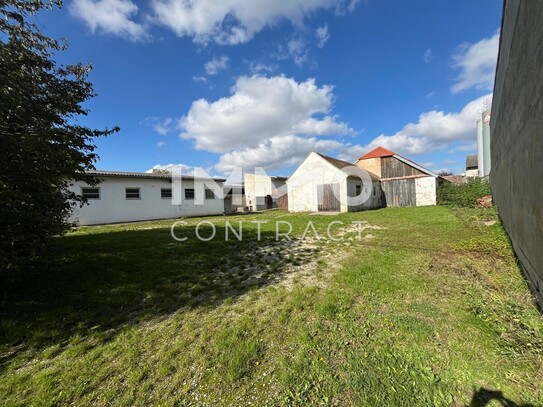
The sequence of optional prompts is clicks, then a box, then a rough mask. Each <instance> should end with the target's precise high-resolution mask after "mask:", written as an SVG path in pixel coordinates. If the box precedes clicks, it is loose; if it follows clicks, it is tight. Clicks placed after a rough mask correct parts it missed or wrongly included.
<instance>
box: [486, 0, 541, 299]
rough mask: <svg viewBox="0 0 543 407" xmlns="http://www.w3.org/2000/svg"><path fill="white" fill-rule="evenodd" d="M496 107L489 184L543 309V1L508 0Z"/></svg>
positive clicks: (495, 95) (503, 25)
mask: <svg viewBox="0 0 543 407" xmlns="http://www.w3.org/2000/svg"><path fill="white" fill-rule="evenodd" d="M504 12H505V13H504V19H503V24H502V36H501V43H500V53H499V60H498V68H497V73H496V83H495V87H494V100H493V104H492V121H491V124H490V127H491V160H492V170H491V173H490V182H491V186H492V193H493V197H494V202H495V203H496V205H497V206H498V209H499V212H500V216H501V218H502V221H503V224H504V226H505V229H506V230H507V233H508V234H509V237H510V238H511V241H512V243H513V247H514V249H515V252H516V254H517V256H518V258H519V260H520V262H521V264H522V267H523V269H524V271H525V273H526V275H527V276H528V279H529V281H530V285H531V287H532V289H533V291H534V293H535V294H536V297H537V299H538V301H539V304H540V305H542V306H543V295H542V292H543V250H542V249H543V188H542V180H543V69H542V67H543V46H542V42H541V39H542V38H543V24H542V22H541V16H543V1H540V0H522V1H521V0H507V1H506V3H505V9H504Z"/></svg>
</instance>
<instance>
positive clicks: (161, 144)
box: [156, 141, 166, 147]
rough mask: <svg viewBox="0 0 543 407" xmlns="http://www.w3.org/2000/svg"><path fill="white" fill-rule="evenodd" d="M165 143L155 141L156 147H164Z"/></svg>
mask: <svg viewBox="0 0 543 407" xmlns="http://www.w3.org/2000/svg"><path fill="white" fill-rule="evenodd" d="M165 145H166V143H165V142H164V141H159V142H158V143H156V146H157V147H164V146H165Z"/></svg>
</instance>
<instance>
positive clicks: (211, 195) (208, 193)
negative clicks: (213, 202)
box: [206, 188, 215, 199]
mask: <svg viewBox="0 0 543 407" xmlns="http://www.w3.org/2000/svg"><path fill="white" fill-rule="evenodd" d="M206 199H215V193H214V192H213V190H211V189H209V188H206Z"/></svg>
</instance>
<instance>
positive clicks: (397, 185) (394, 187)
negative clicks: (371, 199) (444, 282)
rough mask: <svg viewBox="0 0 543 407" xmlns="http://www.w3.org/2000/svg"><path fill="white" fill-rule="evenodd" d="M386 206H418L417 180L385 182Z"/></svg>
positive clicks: (383, 183)
mask: <svg viewBox="0 0 543 407" xmlns="http://www.w3.org/2000/svg"><path fill="white" fill-rule="evenodd" d="M381 184H382V187H383V192H384V193H385V199H386V206H416V204H417V202H416V196H417V194H416V184H415V179H398V180H394V181H383V182H382V183H381Z"/></svg>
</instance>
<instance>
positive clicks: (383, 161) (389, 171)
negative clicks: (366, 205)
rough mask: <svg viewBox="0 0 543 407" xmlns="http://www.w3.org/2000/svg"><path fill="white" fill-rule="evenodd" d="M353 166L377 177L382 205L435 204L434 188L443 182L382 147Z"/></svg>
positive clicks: (435, 175) (435, 194) (424, 169)
mask: <svg viewBox="0 0 543 407" xmlns="http://www.w3.org/2000/svg"><path fill="white" fill-rule="evenodd" d="M356 165H357V166H359V167H360V168H364V169H365V170H367V171H370V172H372V173H373V174H375V175H377V177H379V179H380V180H381V187H382V189H383V191H384V194H385V206H422V205H435V204H436V202H437V189H438V187H439V185H440V183H441V182H445V180H444V179H443V178H442V177H440V176H439V175H438V174H435V173H433V172H432V171H430V170H428V169H426V168H424V167H423V166H421V165H419V164H417V163H415V162H413V161H411V160H409V159H407V158H405V157H402V156H401V155H399V154H396V153H394V152H392V151H390V150H387V149H386V148H384V147H377V148H375V149H374V150H372V151H370V152H369V153H367V154H365V155H363V156H362V157H360V158H359V159H358V161H357V162H356Z"/></svg>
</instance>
